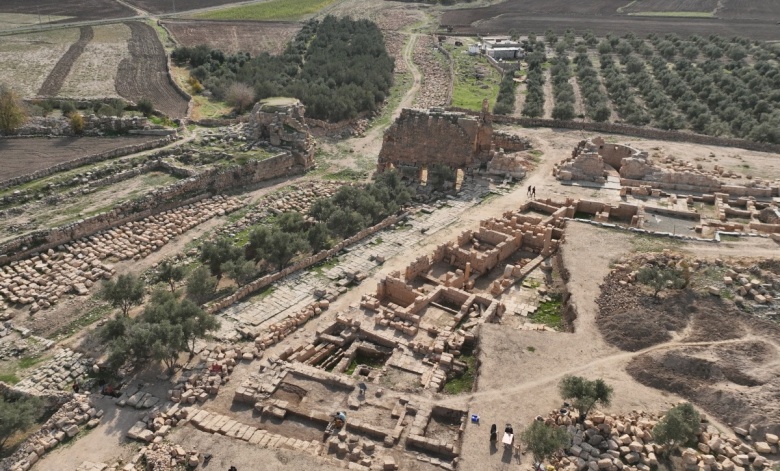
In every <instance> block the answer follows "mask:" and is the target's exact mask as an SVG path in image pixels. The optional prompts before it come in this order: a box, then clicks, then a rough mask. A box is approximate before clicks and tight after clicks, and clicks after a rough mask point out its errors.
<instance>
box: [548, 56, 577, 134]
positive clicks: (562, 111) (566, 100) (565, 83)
mask: <svg viewBox="0 0 780 471" xmlns="http://www.w3.org/2000/svg"><path fill="white" fill-rule="evenodd" d="M551 63H552V68H551V69H550V73H551V76H552V86H553V98H554V103H555V106H554V107H553V111H552V117H553V119H560V120H571V119H574V118H575V111H574V100H575V98H574V87H572V85H571V83H569V79H570V78H571V76H572V71H571V63H570V61H569V58H568V56H566V55H558V56H556V57H555V58H554V59H553V60H552V61H551Z"/></svg>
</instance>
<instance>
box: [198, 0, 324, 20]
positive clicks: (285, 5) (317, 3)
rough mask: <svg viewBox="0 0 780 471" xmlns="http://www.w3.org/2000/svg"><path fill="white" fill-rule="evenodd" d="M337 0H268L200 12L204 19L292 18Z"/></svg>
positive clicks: (308, 13)
mask: <svg viewBox="0 0 780 471" xmlns="http://www.w3.org/2000/svg"><path fill="white" fill-rule="evenodd" d="M336 1H337V0H270V1H268V2H263V3H256V4H253V5H243V6H240V7H235V8H227V9H224V10H216V11H210V12H206V13H201V14H199V15H197V16H196V18H200V19H206V20H294V19H297V18H301V17H303V16H307V15H311V14H314V13H317V12H318V11H320V10H322V9H323V8H325V7H327V6H328V5H331V4H333V3H336Z"/></svg>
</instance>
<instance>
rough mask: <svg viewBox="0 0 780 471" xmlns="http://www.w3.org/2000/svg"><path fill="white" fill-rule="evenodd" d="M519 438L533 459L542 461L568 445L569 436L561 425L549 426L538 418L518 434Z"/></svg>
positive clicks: (538, 461)
mask: <svg viewBox="0 0 780 471" xmlns="http://www.w3.org/2000/svg"><path fill="white" fill-rule="evenodd" d="M520 440H521V441H522V442H523V444H524V445H525V447H526V449H527V450H529V451H530V452H531V454H532V455H533V456H534V461H536V462H537V463H542V462H544V460H547V459H550V458H552V456H553V455H554V454H555V453H557V452H558V451H560V450H561V449H562V448H563V447H565V446H566V445H568V444H569V440H570V436H569V433H568V432H567V431H566V429H564V428H563V427H558V426H557V425H552V426H549V425H545V423H544V422H542V421H540V420H534V421H533V422H531V425H529V426H528V427H527V428H526V429H525V430H523V433H522V434H520Z"/></svg>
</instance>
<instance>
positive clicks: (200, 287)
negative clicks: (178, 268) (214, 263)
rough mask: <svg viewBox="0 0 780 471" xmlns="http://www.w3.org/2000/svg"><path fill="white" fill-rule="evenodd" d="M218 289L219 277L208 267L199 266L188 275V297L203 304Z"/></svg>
mask: <svg viewBox="0 0 780 471" xmlns="http://www.w3.org/2000/svg"><path fill="white" fill-rule="evenodd" d="M216 291H217V279H216V278H214V277H213V276H211V274H210V273H209V270H208V268H206V267H198V268H196V269H195V270H193V271H192V272H191V273H190V276H188V277H187V297H189V298H190V299H192V300H193V301H194V302H195V303H196V304H198V305H201V304H203V303H205V302H206V301H208V300H209V299H211V297H212V296H214V293H216Z"/></svg>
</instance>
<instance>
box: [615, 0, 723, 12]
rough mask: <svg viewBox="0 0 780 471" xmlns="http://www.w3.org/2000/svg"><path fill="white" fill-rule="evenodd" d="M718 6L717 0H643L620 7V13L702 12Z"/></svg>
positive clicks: (711, 10)
mask: <svg viewBox="0 0 780 471" xmlns="http://www.w3.org/2000/svg"><path fill="white" fill-rule="evenodd" d="M717 7H718V0H643V1H641V2H633V3H631V4H629V5H628V6H626V7H624V8H622V9H621V12H622V13H628V14H631V13H639V12H662V13H672V12H680V13H684V12H702V13H709V12H713V11H715V8H717Z"/></svg>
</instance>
